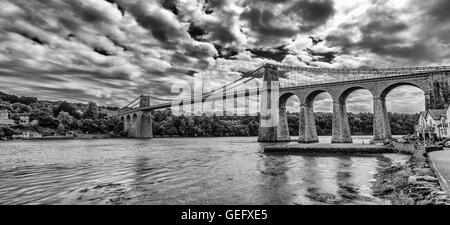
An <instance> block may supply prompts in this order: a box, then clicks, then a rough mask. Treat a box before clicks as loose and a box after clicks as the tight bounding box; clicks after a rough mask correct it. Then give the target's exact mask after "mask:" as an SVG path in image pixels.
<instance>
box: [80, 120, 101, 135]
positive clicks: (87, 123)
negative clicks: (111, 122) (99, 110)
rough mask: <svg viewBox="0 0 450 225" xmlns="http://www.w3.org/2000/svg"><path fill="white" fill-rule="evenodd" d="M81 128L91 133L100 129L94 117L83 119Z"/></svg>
mask: <svg viewBox="0 0 450 225" xmlns="http://www.w3.org/2000/svg"><path fill="white" fill-rule="evenodd" d="M80 128H81V130H82V131H83V132H89V133H92V132H97V130H98V127H97V125H96V124H95V123H94V121H93V120H92V119H84V120H82V121H81V126H80Z"/></svg>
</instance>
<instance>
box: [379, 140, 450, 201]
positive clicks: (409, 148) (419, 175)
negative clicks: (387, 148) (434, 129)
mask: <svg viewBox="0 0 450 225" xmlns="http://www.w3.org/2000/svg"><path fill="white" fill-rule="evenodd" d="M391 147H392V148H393V149H394V151H396V152H398V153H402V154H409V155H411V158H410V159H409V160H408V161H407V162H406V163H405V164H402V165H393V166H391V167H389V168H386V169H384V170H382V171H380V172H379V173H378V174H376V175H375V180H376V181H375V182H374V184H373V190H374V196H376V197H379V198H384V199H389V200H390V201H391V203H392V204H393V205H449V204H450V198H449V196H448V195H447V193H446V192H445V191H443V190H442V189H441V187H440V185H439V180H438V178H437V176H436V174H435V172H434V171H433V169H432V168H431V167H430V162H429V158H428V155H427V151H426V150H425V149H426V148H425V147H424V146H421V145H419V144H402V143H392V144H391Z"/></svg>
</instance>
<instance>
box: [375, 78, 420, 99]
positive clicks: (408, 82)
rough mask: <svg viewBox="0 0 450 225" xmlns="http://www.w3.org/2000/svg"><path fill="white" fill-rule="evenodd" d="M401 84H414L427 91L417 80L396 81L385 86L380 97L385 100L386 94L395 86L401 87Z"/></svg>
mask: <svg viewBox="0 0 450 225" xmlns="http://www.w3.org/2000/svg"><path fill="white" fill-rule="evenodd" d="M401 86H413V87H416V88H419V89H420V90H422V91H423V92H424V93H426V89H425V88H424V87H422V85H421V84H420V83H416V82H413V81H401V82H396V83H393V84H390V85H388V86H386V87H384V88H383V89H382V91H381V93H380V96H379V97H380V98H381V99H382V100H385V99H386V96H387V95H388V94H389V92H391V91H392V90H394V89H395V88H398V87H401Z"/></svg>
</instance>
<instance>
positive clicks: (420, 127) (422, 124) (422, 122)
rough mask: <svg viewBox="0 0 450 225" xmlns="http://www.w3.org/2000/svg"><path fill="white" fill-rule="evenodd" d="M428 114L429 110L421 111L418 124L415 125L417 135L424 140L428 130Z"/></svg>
mask: <svg viewBox="0 0 450 225" xmlns="http://www.w3.org/2000/svg"><path fill="white" fill-rule="evenodd" d="M426 116H427V111H421V112H420V113H419V120H418V122H417V125H416V126H415V127H414V131H415V133H416V136H417V137H419V139H421V140H423V139H425V134H426V133H427V132H426V124H427V121H426Z"/></svg>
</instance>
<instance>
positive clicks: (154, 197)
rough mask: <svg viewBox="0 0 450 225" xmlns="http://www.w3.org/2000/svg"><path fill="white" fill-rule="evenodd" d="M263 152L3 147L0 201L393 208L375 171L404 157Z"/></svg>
mask: <svg viewBox="0 0 450 225" xmlns="http://www.w3.org/2000/svg"><path fill="white" fill-rule="evenodd" d="M370 138H371V137H369V136H367V137H354V141H355V142H356V143H361V142H363V141H364V142H366V143H367V142H368V141H369V140H370ZM330 139H331V138H330V137H320V140H321V142H330ZM263 146H264V144H261V143H257V142H256V137H220V138H155V139H152V140H134V139H101V140H55V141H6V142H0V204H323V201H320V200H318V199H317V196H328V197H330V196H331V199H334V200H333V201H332V202H331V204H389V202H388V201H387V200H383V199H377V198H374V197H373V196H372V189H371V186H372V183H371V182H372V181H373V175H374V174H375V173H377V171H378V170H380V169H382V168H385V167H387V166H390V165H392V164H393V163H400V162H404V161H406V160H407V157H406V156H403V155H397V154H380V155H372V156H311V155H308V156H300V155H268V154H264V153H263V152H262V148H263ZM328 203H330V202H328Z"/></svg>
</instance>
